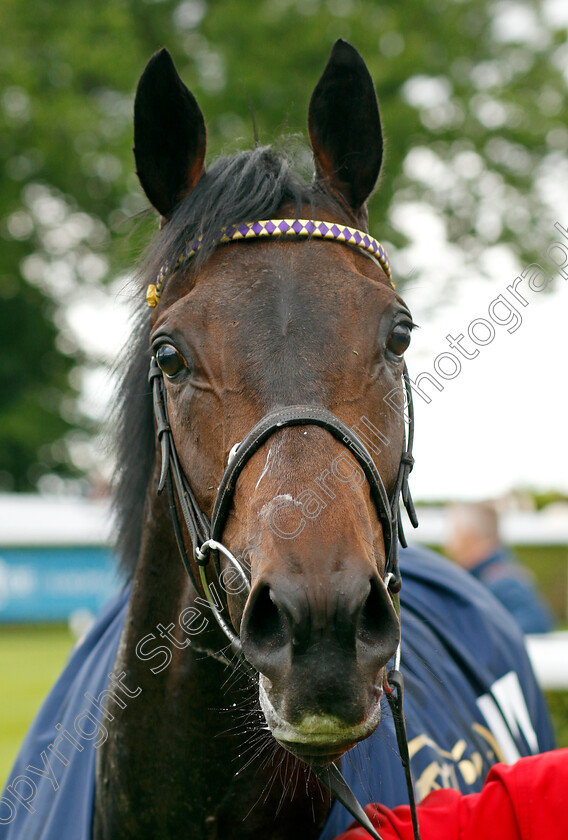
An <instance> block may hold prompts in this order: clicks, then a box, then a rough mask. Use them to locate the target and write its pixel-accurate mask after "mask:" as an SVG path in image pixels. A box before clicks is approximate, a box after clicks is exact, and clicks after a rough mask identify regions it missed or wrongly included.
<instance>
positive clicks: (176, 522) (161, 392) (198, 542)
mask: <svg viewBox="0 0 568 840" xmlns="http://www.w3.org/2000/svg"><path fill="white" fill-rule="evenodd" d="M289 234H292V235H294V236H309V237H319V238H325V239H333V240H336V241H340V242H344V243H346V244H350V245H355V246H356V247H359V248H362V249H363V250H364V252H365V253H367V254H368V255H369V256H371V258H372V259H373V260H374V261H375V262H378V263H379V264H380V265H381V267H382V268H383V269H384V271H385V273H386V274H387V276H388V277H389V280H390V277H391V274H390V264H389V260H388V257H387V254H386V251H385V250H384V248H383V247H382V245H380V243H378V242H377V240H375V239H373V238H372V237H370V236H369V235H368V234H366V233H364V232H362V231H357V230H355V229H353V228H347V227H345V226H343V225H341V226H339V225H335V224H333V223H331V222H308V221H306V220H302V219H283V220H282V219H275V220H268V221H262V222H256V223H252V224H247V225H241V226H239V227H237V228H227V229H225V231H223V232H222V233H221V235H220V236H219V237H218V241H219V242H229V241H233V240H238V239H248V238H254V237H256V238H258V237H261V236H262V237H266V236H271V237H273V236H282V235H289ZM201 244H202V242H201V240H196V241H195V242H193V243H191V244H190V245H188V247H187V248H186V249H185V251H184V253H183V254H182V256H181V257H180V258H179V259H178V260H177V262H176V263H174V264H173V265H172V266H169V265H167V264H166V265H164V266H163V267H162V268H161V269H160V272H159V274H158V277H157V279H156V284H155V285H151V286H150V287H149V289H148V293H147V301H148V305H149V306H151V307H154V306H156V305H157V304H158V303H159V299H160V295H161V292H162V289H163V286H164V284H165V281H166V279H167V278H168V277H169V276H170V274H171V273H173V271H175V270H177V269H178V268H180V267H181V266H182V265H183V264H185V262H187V260H188V259H189V258H190V257H191V256H193V255H194V254H196V253H197V251H198V250H199V248H200V247H201ZM375 254H376V255H377V257H378V259H377V258H375V256H374V255H375ZM148 379H149V382H150V384H151V386H152V397H153V405H154V417H155V422H156V434H157V436H158V440H159V441H160V446H161V474H160V480H159V484H158V494H161V493H162V491H163V489H164V487H167V490H168V496H169V505H170V513H171V517H172V523H173V528H174V533H175V537H176V542H177V546H178V549H179V553H180V557H181V560H182V562H183V565H184V568H185V570H186V572H187V575H188V577H189V579H190V581H191V583H192V585H193V588H194V589H195V591H196V593H197V594H199V591H200V589H199V585H198V582H197V580H196V577H195V573H194V565H193V563H192V559H191V558H190V557H189V555H188V551H187V548H186V544H185V540H184V536H183V532H182V524H181V521H180V517H179V514H178V505H179V509H180V510H181V516H182V519H183V523H184V525H185V527H186V529H187V532H188V534H189V537H190V540H191V545H192V554H193V561H194V562H195V563H196V564H197V567H198V569H199V581H200V583H201V586H202V588H203V591H204V592H205V595H206V597H207V600H208V601H209V603H210V604H211V606H212V607H213V610H212V612H213V615H214V616H215V618H216V619H217V622H218V624H219V626H220V627H221V629H222V631H223V633H224V634H225V636H226V637H227V639H228V640H229V643H230V647H231V650H232V652H233V653H234V654H235V655H236V656H237V657H238V659H239V660H240V661H241V663H242V664H243V666H244V667H245V668H246V670H247V671H249V672H252V673H253V674H254V676H255V677H256V675H257V672H256V671H255V670H254V669H253V668H252V666H251V665H250V663H249V662H248V661H247V659H246V658H245V656H244V653H243V649H242V644H241V640H240V637H239V635H238V634H237V633H235V631H234V629H233V628H232V627H231V626H230V624H229V622H228V621H226V620H225V618H224V617H223V615H221V611H222V610H221V609H219V601H218V599H216V598H215V595H216V594H217V593H216V591H215V587H214V584H213V583H210V582H209V580H208V578H207V572H206V569H207V566H208V565H209V558H210V556H213V558H214V565H215V569H216V572H217V575H218V576H219V575H220V573H221V569H220V563H219V556H218V555H219V553H221V554H223V555H224V556H225V557H226V558H227V560H228V561H229V562H230V564H231V565H232V566H233V568H234V569H235V570H236V572H237V575H238V577H239V578H240V580H241V583H242V587H243V589H242V590H240V591H244V590H246V591H247V593H248V592H250V581H249V579H248V577H247V575H246V573H245V570H244V569H243V566H242V565H241V563H240V562H239V561H238V560H237V558H236V557H235V556H234V554H233V553H232V552H231V551H230V550H229V549H228V548H227V547H226V546H225V545H224V544H223V543H222V542H221V538H222V535H223V531H224V528H225V525H226V521H227V517H228V513H229V510H230V507H231V502H232V499H233V495H234V491H235V487H236V483H237V480H238V478H239V476H240V474H241V472H242V471H243V469H244V468H245V466H246V465H247V463H248V462H249V460H250V459H251V458H252V456H253V455H254V454H255V452H257V451H258V450H259V449H260V447H261V446H262V445H263V444H264V443H265V442H266V441H267V440H268V439H269V438H270V437H272V435H274V434H276V433H277V432H279V431H280V430H281V429H284V428H287V427H291V426H319V427H320V428H323V429H325V430H326V431H327V432H329V433H330V434H331V435H332V436H333V437H335V438H336V439H337V440H339V441H340V442H341V443H343V444H345V446H346V447H347V449H348V450H349V451H350V452H351V454H352V455H353V456H354V457H355V458H356V460H357V462H358V463H359V465H360V467H361V468H362V470H363V473H364V475H365V478H366V479H367V481H368V483H369V488H370V491H371V498H372V500H373V503H374V506H375V509H376V512H377V516H378V518H379V522H380V524H381V527H382V533H383V540H384V545H385V556H386V564H385V571H384V583H385V586H386V587H387V589H388V591H389V592H390V594H391V598H392V600H393V603H394V605H395V608H396V610H397V613H399V603H398V592H399V590H400V588H401V583H402V581H401V576H400V570H399V564H398V543H399V540H400V542H401V544H402V545H403V546H404V547H406V539H405V537H404V532H403V529H402V522H401V518H400V509H399V499H400V497H401V496H402V500H403V503H404V506H405V507H406V510H407V512H408V516H409V519H410V521H411V523H412V525H413V526H414V527H416V526H417V525H418V520H417V518H416V512H415V509H414V505H413V502H412V497H411V495H410V490H409V487H408V476H409V473H410V471H411V470H412V467H413V464H414V459H413V457H412V446H413V440H414V410H413V404H412V391H411V387H410V379H409V376H408V371H407V369H406V365H404V369H403V383H404V394H405V409H406V418H407V426H408V437H407V436H406V433H405V435H404V439H403V445H402V453H401V457H400V462H399V468H398V474H397V479H396V483H395V487H394V490H393V493H392V495H391V496H390V498H389V496H388V494H387V491H386V489H385V486H384V483H383V480H382V478H381V476H380V473H379V471H378V469H377V467H376V465H375V462H374V461H373V458H372V457H371V455H370V453H369V451H368V449H367V448H366V446H365V444H364V443H363V441H362V440H361V438H359V437H358V435H357V434H356V433H355V432H354V431H353V430H352V429H350V428H349V427H348V426H347V425H346V424H345V423H343V421H342V420H340V419H339V417H336V415H335V414H332V412H331V411H328V410H327V409H325V408H322V407H320V406H317V405H291V406H286V407H285V408H280V409H277V410H276V411H272V412H270V413H268V414H266V415H265V416H264V417H263V418H262V419H261V420H259V422H258V423H256V425H255V426H253V427H252V429H251V430H250V431H249V432H248V433H247V435H246V436H245V437H244V438H243V440H242V441H240V443H238V444H236V445H235V446H233V448H232V449H231V453H230V455H229V461H228V464H227V466H226V468H225V471H224V472H223V475H222V477H221V481H220V483H219V487H218V490H217V494H216V497H215V501H214V504H213V511H212V514H211V520H209V519H208V517H207V515H206V514H205V513H204V512H203V511H202V510H201V508H200V507H199V504H198V502H197V499H196V497H195V494H194V492H193V490H192V487H191V484H190V483H189V481H188V479H187V477H186V475H185V473H184V471H183V469H182V467H181V464H180V462H179V457H178V454H177V450H176V445H175V441H174V437H173V433H172V429H171V427H170V424H169V418H168V409H167V402H166V391H165V384H164V376H163V373H162V371H161V370H160V368H159V367H158V364H157V362H156V359H155V358H154V357H152V359H151V362H150V371H149V375H148ZM176 501H177V504H176ZM399 617H400V616H399ZM205 652H206V653H208V654H210V655H212V656H215V657H216V658H218V659H220V660H221V661H223V662H225V663H227V664H228V663H229V662H230V660H229V659H228V657H226V656H225V655H224V654H223V653H217V652H214V651H209V650H208V651H205ZM399 663H400V643H399V646H398V649H397V652H396V655H395V659H394V668H393V670H392V671H390V672H389V674H388V677H385V689H386V695H387V699H388V701H389V704H390V705H391V709H392V711H393V718H394V722H395V728H396V734H397V741H398V745H399V750H400V753H401V760H402V763H403V766H404V769H405V776H406V781H407V787H408V793H409V799H410V803H411V810H412V817H413V824H414V829H415V837H416V838H417V840H419V833H418V824H417V821H416V815H415V807H414V792H413V789H412V780H411V777H410V763H409V756H408V744H407V740H406V731H405V724H404V716H403V713H402V693H403V683H402V675H401V673H400V671H399ZM331 768H333V770H332V771H331V772H330V774H329V775H328V776H325V775H323V776H321V781H322V782H323V783H324V784H326V786H327V787H329V789H330V790H331V792H332V793H333V794H334V795H335V796H336V798H337V799H339V801H340V802H342V804H343V805H344V806H345V807H346V808H347V809H348V810H349V811H350V813H351V814H352V815H353V816H354V817H355V818H356V819H357V820H358V821H359V822H360V823H361V824H362V825H364V827H365V828H366V829H367V831H368V832H369V833H370V834H371V836H373V837H375V838H378V840H380V837H379V835H378V834H377V833H376V831H375V830H374V828H373V827H372V825H371V823H370V821H369V820H368V818H367V816H366V814H365V812H364V811H363V809H362V808H361V806H360V805H359V803H358V802H357V800H356V798H355V797H354V795H353V793H352V792H351V790H350V789H349V787H348V786H347V784H346V782H345V781H344V780H343V777H342V776H341V773H340V771H339V770H337V768H335V767H334V765H331ZM334 771H337V772H334ZM318 775H319V774H318Z"/></svg>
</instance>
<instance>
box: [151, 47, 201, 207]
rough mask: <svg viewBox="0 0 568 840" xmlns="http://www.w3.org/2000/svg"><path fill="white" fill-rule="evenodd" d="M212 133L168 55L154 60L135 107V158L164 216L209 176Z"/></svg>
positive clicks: (159, 55)
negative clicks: (206, 173) (208, 148)
mask: <svg viewBox="0 0 568 840" xmlns="http://www.w3.org/2000/svg"><path fill="white" fill-rule="evenodd" d="M206 140H207V132H206V129H205V121H204V119H203V114H202V113H201V110H200V108H199V105H198V104H197V100H196V99H195V97H194V96H193V94H192V93H191V91H189V90H188V89H187V88H186V86H185V85H184V83H183V82H182V80H181V79H180V77H179V75H178V72H177V70H176V68H175V65H174V63H173V61H172V57H171V55H170V54H169V52H168V51H167V50H160V52H157V53H156V54H155V55H153V56H152V58H151V59H150V61H149V62H148V64H147V65H146V69H145V70H144V72H143V74H142V76H141V78H140V81H139V82H138V88H137V90H136V99H135V101H134V158H135V160H136V171H137V174H138V178H139V180H140V183H141V185H142V189H143V190H144V192H145V193H146V195H147V196H148V198H149V200H150V202H151V203H152V204H153V205H154V207H155V208H156V210H157V211H158V212H159V213H161V215H162V216H165V217H167V216H168V215H169V214H170V213H171V211H172V210H173V208H174V207H175V206H176V204H177V203H178V202H179V201H180V200H181V199H182V198H183V197H184V196H186V195H187V194H188V193H189V192H191V190H192V189H193V188H194V187H195V185H196V184H197V182H198V181H199V179H200V178H201V176H202V175H203V173H204V171H205V166H204V160H205V148H206Z"/></svg>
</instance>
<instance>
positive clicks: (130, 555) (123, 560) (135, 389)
mask: <svg viewBox="0 0 568 840" xmlns="http://www.w3.org/2000/svg"><path fill="white" fill-rule="evenodd" d="M306 204H307V205H309V206H310V207H311V211H312V212H311V215H312V218H314V213H315V206H316V204H317V205H318V206H319V207H323V209H326V210H328V211H329V212H330V213H335V214H337V213H338V212H339V215H340V216H341V215H342V214H344V212H345V211H344V209H343V208H342V207H341V205H339V203H338V202H337V201H336V199H335V198H334V197H333V196H332V195H331V194H330V193H327V192H324V191H323V190H322V189H321V187H320V186H319V185H318V184H316V183H312V184H308V183H307V182H306V181H305V180H304V179H303V178H302V177H301V176H300V175H298V174H297V172H296V171H294V169H293V167H292V163H291V161H290V158H289V156H288V155H287V154H286V153H284V152H282V151H276V150H275V149H274V148H272V147H270V146H260V147H256V148H254V149H251V150H247V151H243V152H239V153H237V154H235V155H231V156H228V157H223V158H220V159H218V160H217V161H216V162H215V163H214V164H213V165H212V166H211V168H210V169H209V170H208V171H207V172H206V173H205V175H204V176H203V177H202V178H201V180H200V181H199V182H198V184H197V186H196V187H195V189H194V190H193V191H192V192H191V193H190V195H188V196H187V197H186V198H184V199H183V200H182V201H181V202H180V203H179V205H178V207H177V208H176V210H175V211H174V213H173V215H172V217H171V219H170V220H169V221H168V223H167V224H166V225H165V226H164V228H163V230H161V231H160V232H159V233H158V234H157V235H156V237H155V238H154V241H153V242H152V243H151V244H150V246H149V247H148V249H147V251H146V253H145V254H144V255H143V257H142V259H141V260H140V262H139V265H138V269H137V272H136V281H137V282H136V288H137V291H138V292H139V290H140V287H142V288H146V286H147V285H148V284H150V283H154V282H155V279H156V275H157V274H158V271H159V270H160V268H161V267H162V265H164V263H165V262H168V263H169V264H170V265H171V264H173V263H175V261H176V260H177V259H178V258H179V257H180V256H181V254H182V253H183V251H184V248H185V246H186V244H187V242H188V241H190V240H194V239H198V238H199V239H201V240H202V242H203V244H202V247H201V249H200V251H199V253H198V254H197V256H195V257H193V258H192V259H191V261H190V264H189V266H188V268H189V269H190V270H191V271H192V272H196V271H197V270H198V269H199V267H200V266H202V265H203V263H204V262H205V261H206V260H207V259H208V257H210V255H211V253H212V252H213V251H214V249H215V247H216V239H217V236H218V234H219V231H220V229H221V228H223V227H226V226H228V225H238V224H242V223H244V222H250V221H254V220H256V219H267V218H272V217H273V216H274V215H276V214H277V212H278V210H279V208H280V207H282V206H283V205H291V206H292V207H295V208H296V216H299V215H300V213H301V208H302V206H303V205H306ZM137 306H138V307H140V308H141V307H142V306H143V304H142V302H141V300H140V301H139V302H137ZM149 336H150V312H149V311H148V309H147V308H146V307H145V306H144V308H143V309H142V311H141V312H140V311H139V314H138V315H137V317H136V318H135V322H134V325H133V329H132V333H131V336H130V339H129V341H128V342H127V345H126V347H127V348H128V353H129V354H130V360H129V362H128V363H127V367H126V370H125V373H124V375H123V377H122V380H121V382H120V384H119V387H118V390H117V395H116V400H115V404H114V405H115V407H114V410H113V420H114V422H113V424H112V425H113V428H114V430H115V440H114V449H115V455H116V465H117V466H116V469H115V476H114V481H113V496H114V514H115V525H116V539H115V552H116V554H117V556H118V557H119V568H120V571H121V573H122V574H123V575H124V576H126V577H127V578H130V577H132V575H133V573H134V569H135V567H136V561H137V559H138V554H139V551H140V542H141V535H142V523H143V518H144V503H145V499H146V491H147V487H148V483H149V481H150V476H151V472H152V467H153V464H154V459H155V455H156V438H155V432H154V418H153V409H152V394H151V390H150V386H149V384H148V380H147V377H148V366H149V363H150V349H149ZM122 360H124V354H123V355H122V356H121V361H122Z"/></svg>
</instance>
